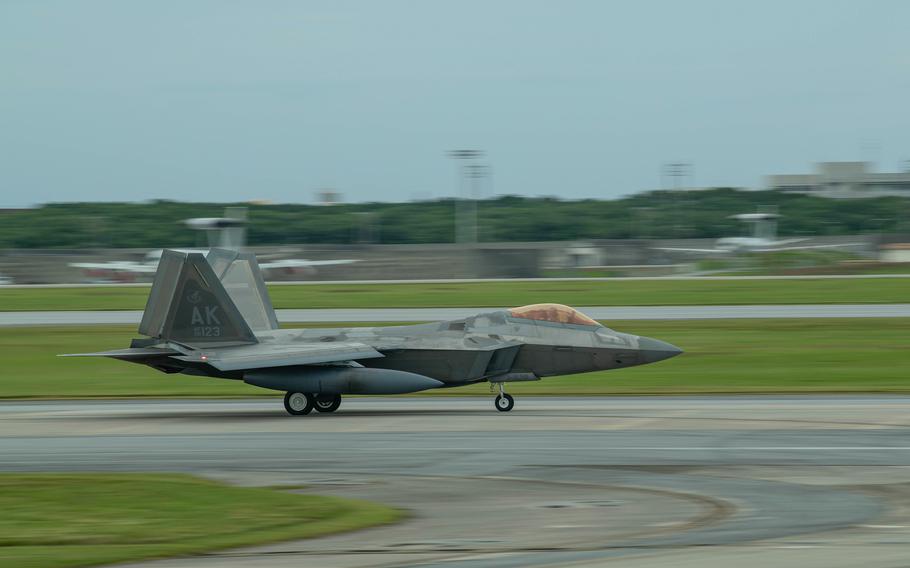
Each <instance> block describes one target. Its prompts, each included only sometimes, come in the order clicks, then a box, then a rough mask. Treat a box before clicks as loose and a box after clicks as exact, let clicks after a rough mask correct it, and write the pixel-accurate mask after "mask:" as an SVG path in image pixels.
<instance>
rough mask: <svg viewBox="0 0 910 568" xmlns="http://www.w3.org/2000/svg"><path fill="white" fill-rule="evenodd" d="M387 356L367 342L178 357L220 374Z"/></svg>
mask: <svg viewBox="0 0 910 568" xmlns="http://www.w3.org/2000/svg"><path fill="white" fill-rule="evenodd" d="M377 357H384V355H383V354H382V353H380V352H379V351H376V350H375V349H373V348H372V347H370V346H369V345H366V344H365V343H357V342H338V343H293V344H286V343H285V344H277V345H276V344H268V343H257V344H255V345H244V346H240V347H230V348H220V349H212V350H208V349H203V350H199V351H196V352H193V353H191V354H189V355H182V356H178V357H174V358H175V359H180V360H182V361H192V362H197V363H198V362H202V363H208V364H209V365H211V366H212V367H215V368H216V369H218V370H219V371H250V370H253V369H267V368H269V367H289V366H293V365H319V364H326V363H343V362H347V361H355V360H357V359H374V358H377Z"/></svg>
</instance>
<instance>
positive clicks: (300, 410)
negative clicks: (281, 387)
mask: <svg viewBox="0 0 910 568" xmlns="http://www.w3.org/2000/svg"><path fill="white" fill-rule="evenodd" d="M284 409H285V410H287V411H288V414H291V415H293V416H303V415H304V414H309V413H310V411H311V410H313V401H312V399H311V398H310V397H309V395H306V394H303V393H302V392H289V393H286V394H285V395H284Z"/></svg>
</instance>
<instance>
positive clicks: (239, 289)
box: [72, 249, 682, 415]
mask: <svg viewBox="0 0 910 568" xmlns="http://www.w3.org/2000/svg"><path fill="white" fill-rule="evenodd" d="M139 333H140V334H142V335H144V336H146V337H145V338H142V339H134V340H133V341H132V344H131V346H130V347H129V348H127V349H116V350H112V351H102V352H99V353H81V354H74V355H72V356H99V357H111V358H114V359H120V360H123V361H129V362H131V363H140V364H143V365H148V366H149V367H152V368H153V369H157V370H159V371H163V372H165V373H183V374H186V375H201V376H206V377H218V378H222V379H233V380H241V381H244V382H246V383H248V384H251V385H255V386H257V387H263V388H267V389H273V390H277V391H284V392H285V393H286V394H285V397H284V406H285V409H286V410H287V411H288V412H289V413H290V414H293V415H303V414H309V413H310V411H311V410H313V409H314V408H315V409H316V410H317V411H318V412H334V411H335V410H337V409H338V407H339V405H340V404H341V395H343V394H400V393H409V392H417V391H423V390H428V389H436V388H449V387H457V386H463V385H469V384H474V383H479V382H489V383H490V384H491V388H494V387H498V391H499V394H498V395H497V396H496V399H495V406H496V409H497V410H499V411H502V412H507V411H509V410H512V407H513V406H514V400H513V398H512V397H511V396H510V395H508V394H506V392H505V388H504V387H505V384H506V383H508V382H514V381H536V380H539V379H541V378H543V377H551V376H557V375H568V374H574V373H585V372H589V371H598V370H603V369H621V368H625V367H632V366H635V365H643V364H646V363H654V362H656V361H661V360H663V359H668V358H670V357H673V356H675V355H678V354H680V353H681V352H682V351H681V350H680V349H679V348H678V347H676V346H674V345H671V344H669V343H665V342H663V341H659V340H657V339H651V338H648V337H640V336H637V335H629V334H625V333H619V332H616V331H613V330H612V329H609V328H607V327H604V326H603V325H601V324H599V323H598V322H596V321H594V320H593V319H591V318H589V317H587V316H586V315H584V314H582V313H581V312H579V311H577V310H575V309H573V308H570V307H568V306H563V305H559V304H535V305H531V306H524V307H520V308H514V309H510V310H497V311H492V312H488V313H482V314H478V315H475V316H472V317H468V318H464V319H458V320H452V321H442V322H437V323H428V324H420V325H405V326H391V327H359V328H356V327H355V328H338V329H279V328H278V320H277V318H276V317H275V311H274V310H273V309H272V304H271V301H270V300H269V296H268V292H267V291H266V288H265V284H264V282H263V280H262V276H261V275H260V272H259V267H258V265H257V264H256V258H255V256H253V255H252V254H250V253H240V252H237V251H233V250H226V249H212V250H211V251H210V252H209V253H208V255H203V254H201V253H196V252H185V251H173V250H166V251H164V253H163V255H162V257H161V262H160V263H159V265H158V270H157V272H156V274H155V280H154V283H153V285H152V289H151V292H150V293H149V298H148V302H147V303H146V306H145V312H144V313H143V316H142V322H141V323H140V324H139Z"/></svg>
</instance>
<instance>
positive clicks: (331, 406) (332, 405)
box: [313, 394, 341, 412]
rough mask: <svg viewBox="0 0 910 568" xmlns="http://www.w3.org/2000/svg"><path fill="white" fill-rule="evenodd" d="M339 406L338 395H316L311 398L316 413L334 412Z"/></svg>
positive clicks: (339, 398) (339, 396)
mask: <svg viewBox="0 0 910 568" xmlns="http://www.w3.org/2000/svg"><path fill="white" fill-rule="evenodd" d="M339 406H341V395H340V394H318V395H316V396H314V397H313V407H314V408H315V409H316V412H335V411H336V410H338V407H339Z"/></svg>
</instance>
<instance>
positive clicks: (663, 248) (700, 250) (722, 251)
mask: <svg viewBox="0 0 910 568" xmlns="http://www.w3.org/2000/svg"><path fill="white" fill-rule="evenodd" d="M652 250H667V251H672V252H705V253H714V254H730V252H731V251H729V250H726V249H700V248H677V247H654V248H653V249H652Z"/></svg>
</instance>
